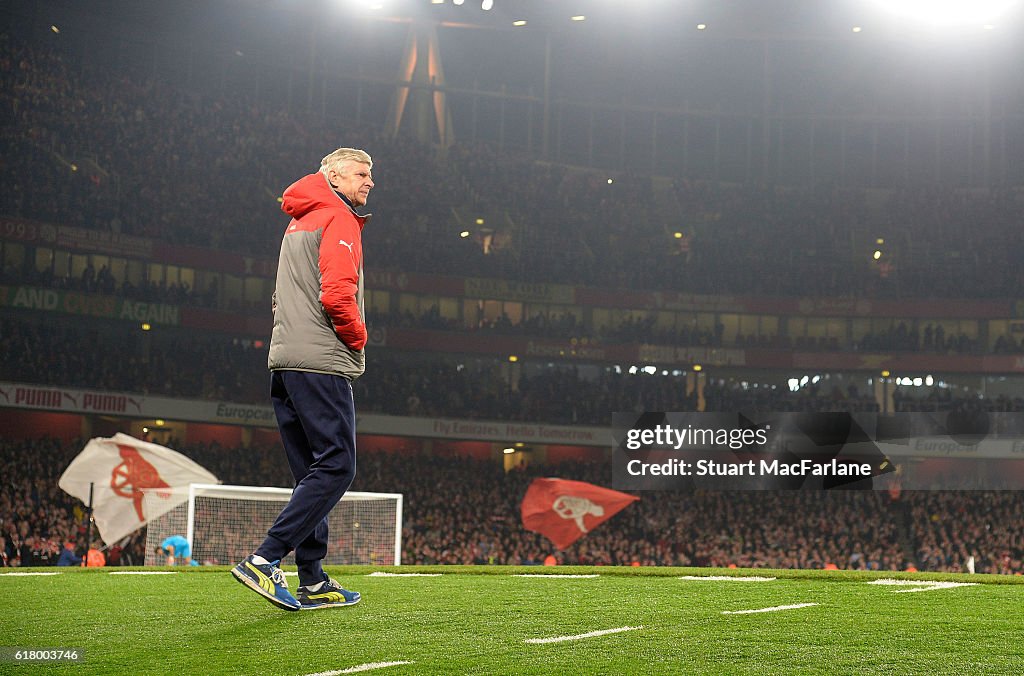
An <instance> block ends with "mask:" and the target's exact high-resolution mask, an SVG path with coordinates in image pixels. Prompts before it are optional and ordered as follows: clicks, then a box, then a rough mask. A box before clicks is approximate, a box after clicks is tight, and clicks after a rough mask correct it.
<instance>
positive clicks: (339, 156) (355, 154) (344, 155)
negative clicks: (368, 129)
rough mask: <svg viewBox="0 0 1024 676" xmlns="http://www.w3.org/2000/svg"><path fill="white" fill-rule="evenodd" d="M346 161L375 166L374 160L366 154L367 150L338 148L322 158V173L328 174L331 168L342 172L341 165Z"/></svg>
mask: <svg viewBox="0 0 1024 676" xmlns="http://www.w3.org/2000/svg"><path fill="white" fill-rule="evenodd" d="M345 162H358V163H360V164H365V165H368V166H369V167H370V168H371V169H372V168H373V160H372V159H370V156H369V155H367V154H366V151H365V150H359V149H357V148H338V149H337V150H335V151H334V152H333V153H331V154H330V155H327V156H326V157H324V159H322V160H320V173H322V174H323V175H324V176H327V173H328V172H329V171H331V169H333V170H335V171H339V172H340V167H341V165H342V164H344V163H345Z"/></svg>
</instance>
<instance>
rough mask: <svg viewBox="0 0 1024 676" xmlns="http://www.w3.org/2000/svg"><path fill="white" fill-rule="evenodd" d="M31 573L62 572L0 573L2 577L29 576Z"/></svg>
mask: <svg viewBox="0 0 1024 676" xmlns="http://www.w3.org/2000/svg"><path fill="white" fill-rule="evenodd" d="M30 575H60V573H0V577H28V576H30Z"/></svg>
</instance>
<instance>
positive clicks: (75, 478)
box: [57, 432, 220, 544]
mask: <svg viewBox="0 0 1024 676" xmlns="http://www.w3.org/2000/svg"><path fill="white" fill-rule="evenodd" d="M190 483H203V484H216V483H220V481H219V480H218V479H217V477H215V476H214V475H213V474H211V473H210V472H208V471H206V470H205V469H203V467H202V466H201V465H199V464H197V463H195V462H193V461H192V460H189V459H188V458H186V457H185V456H184V455H182V454H181V453H178V452H176V451H172V450H171V449H169V448H166V447H165V446H160V445H159V444H153V443H150V442H148V441H140V440H138V439H136V438H135V437H130V436H128V435H127V434H121V433H120V432H118V433H117V434H115V435H114V436H113V438H110V439H107V438H103V437H97V438H96V439H90V440H89V443H87V444H86V445H85V448H84V449H82V452H81V453H79V454H78V457H76V458H75V459H74V460H72V461H71V464H70V465H68V468H67V469H66V470H64V474H63V475H61V477H60V481H59V482H57V485H59V486H60V487H61V488H62V489H64V491H65V492H67V493H69V494H71V495H73V496H74V497H76V498H78V499H79V500H81V501H82V502H83V503H85V504H87V505H88V504H89V486H90V484H91V485H92V505H93V516H94V517H95V519H96V526H97V528H99V531H100V537H101V538H103V541H104V542H106V543H107V544H111V543H114V542H117V541H118V540H120V539H121V538H123V537H124V536H125V535H128V534H129V533H132V532H134V531H136V530H138V529H139V528H141V527H142V526H144V525H146V524H147V523H148V522H149V521H151V520H153V519H155V518H157V517H159V516H161V515H163V514H165V513H167V512H169V511H170V510H172V509H174V508H175V507H177V506H178V505H180V504H182V503H183V502H186V501H187V500H188V485H189V484H190Z"/></svg>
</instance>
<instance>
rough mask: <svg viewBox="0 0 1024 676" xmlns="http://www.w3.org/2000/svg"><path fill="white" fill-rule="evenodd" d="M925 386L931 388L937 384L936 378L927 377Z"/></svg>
mask: <svg viewBox="0 0 1024 676" xmlns="http://www.w3.org/2000/svg"><path fill="white" fill-rule="evenodd" d="M924 384H925V385H927V386H928V387H931V386H932V385H934V384H935V378H932V377H931V376H925V377H924Z"/></svg>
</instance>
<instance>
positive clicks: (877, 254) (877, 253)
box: [871, 249, 882, 261]
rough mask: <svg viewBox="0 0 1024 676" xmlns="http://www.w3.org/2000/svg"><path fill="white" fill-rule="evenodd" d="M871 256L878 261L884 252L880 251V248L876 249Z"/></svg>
mask: <svg viewBox="0 0 1024 676" xmlns="http://www.w3.org/2000/svg"><path fill="white" fill-rule="evenodd" d="M871 257H872V258H874V259H875V260H876V261H877V260H878V259H879V258H881V257H882V252H881V251H879V250H878V249H875V253H873V254H871Z"/></svg>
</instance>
